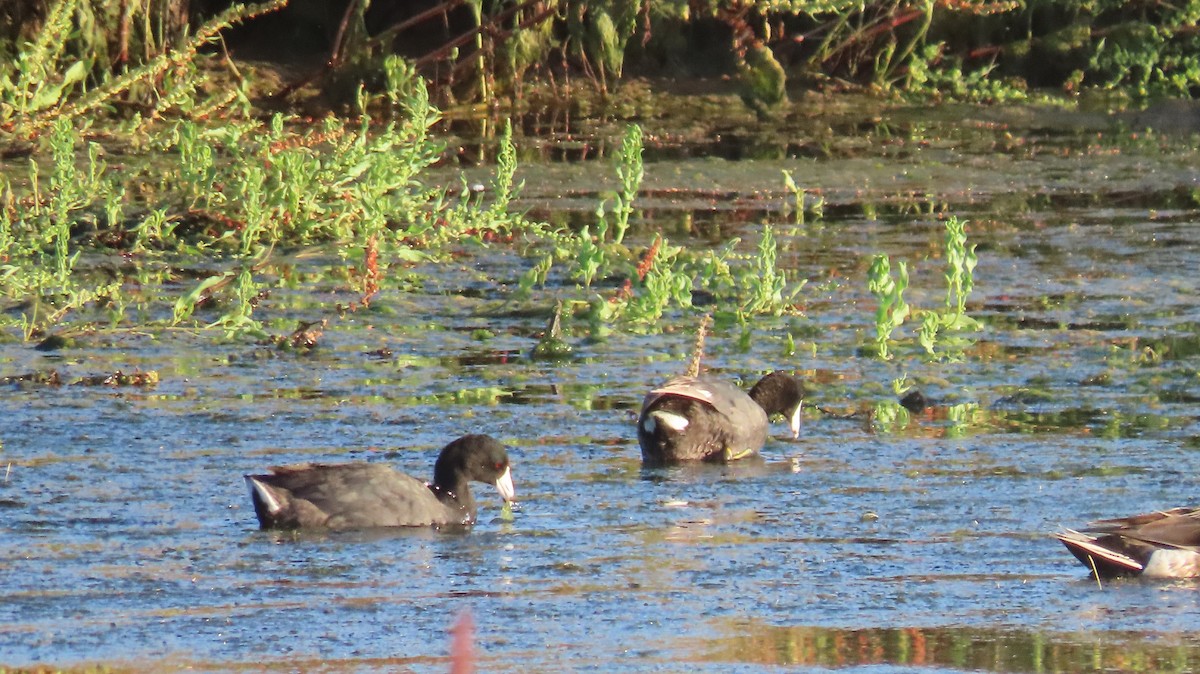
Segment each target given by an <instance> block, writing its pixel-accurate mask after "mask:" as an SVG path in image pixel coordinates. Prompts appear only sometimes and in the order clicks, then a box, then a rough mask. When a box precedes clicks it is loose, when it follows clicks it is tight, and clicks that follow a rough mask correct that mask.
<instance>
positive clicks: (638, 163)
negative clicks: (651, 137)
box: [613, 124, 645, 244]
mask: <svg viewBox="0 0 1200 674" xmlns="http://www.w3.org/2000/svg"><path fill="white" fill-rule="evenodd" d="M642 150H643V147H642V127H640V126H638V125H637V124H630V125H629V126H628V127H626V129H625V135H624V136H623V137H622V138H621V145H620V147H619V149H618V151H617V160H616V173H617V182H619V183H620V184H621V190H620V191H619V192H618V193H617V196H616V205H615V207H614V208H613V215H614V219H613V243H616V244H620V243H621V242H622V241H624V240H625V232H626V231H628V230H629V217H630V216H631V215H633V202H634V200H635V199H637V195H638V191H639V190H640V189H641V185H642V177H643V176H644V175H645V169H644V167H643V165H642Z"/></svg>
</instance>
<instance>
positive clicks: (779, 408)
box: [638, 372, 804, 465]
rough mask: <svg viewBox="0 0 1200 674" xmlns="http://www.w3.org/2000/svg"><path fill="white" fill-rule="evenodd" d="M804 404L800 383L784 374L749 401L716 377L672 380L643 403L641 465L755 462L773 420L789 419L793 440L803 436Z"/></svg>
mask: <svg viewBox="0 0 1200 674" xmlns="http://www.w3.org/2000/svg"><path fill="white" fill-rule="evenodd" d="M803 398H804V389H803V387H801V385H800V382H799V380H797V379H796V378H795V377H792V376H791V375H789V374H786V373H783V372H772V373H771V374H768V375H767V376H765V377H763V378H762V379H761V380H759V382H758V383H757V384H755V385H754V388H753V389H751V391H750V394H749V395H747V394H746V392H745V391H743V390H741V389H740V388H738V387H736V386H734V385H733V384H729V383H727V382H724V381H720V380H718V379H713V378H711V377H679V378H676V379H672V380H671V381H669V382H667V383H666V384H665V385H663V386H661V387H659V388H656V389H654V390H653V391H651V392H650V393H649V394H647V395H646V398H645V400H644V401H643V402H642V412H641V415H639V417H638V444H639V445H641V448H642V462H643V463H645V464H647V465H665V464H672V463H682V462H688V461H715V462H728V461H734V460H737V459H741V458H745V457H748V456H751V455H753V454H755V453H757V452H758V450H759V449H761V448H762V446H763V444H765V443H766V441H767V430H768V421H769V417H770V415H773V414H782V415H784V416H785V417H786V418H787V419H788V423H789V426H790V427H791V430H792V435H793V437H795V436H798V435H799V433H800V405H801V402H802V400H803Z"/></svg>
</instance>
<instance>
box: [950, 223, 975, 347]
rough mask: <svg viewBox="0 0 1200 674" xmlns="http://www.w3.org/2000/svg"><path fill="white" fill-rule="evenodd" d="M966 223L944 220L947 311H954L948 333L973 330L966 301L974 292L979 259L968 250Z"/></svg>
mask: <svg viewBox="0 0 1200 674" xmlns="http://www.w3.org/2000/svg"><path fill="white" fill-rule="evenodd" d="M966 226H967V222H966V221H965V220H960V219H958V218H957V217H951V218H949V219H947V220H946V238H945V241H946V273H945V278H946V308H947V309H950V310H952V311H953V314H952V315H951V317H950V319H949V320H948V321H947V325H946V327H947V328H948V329H951V330H955V329H961V328H964V327H975V325H974V321H971V320H970V317H969V316H967V298H968V297H970V295H971V291H972V290H974V288H975V267H976V265H978V264H979V256H978V255H977V254H976V253H975V246H971V247H970V248H968V247H967V230H966Z"/></svg>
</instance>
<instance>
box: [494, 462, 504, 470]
mask: <svg viewBox="0 0 1200 674" xmlns="http://www.w3.org/2000/svg"><path fill="white" fill-rule="evenodd" d="M503 467H504V464H503V463H501V462H499V461H497V462H496V470H500V469H501V468H503Z"/></svg>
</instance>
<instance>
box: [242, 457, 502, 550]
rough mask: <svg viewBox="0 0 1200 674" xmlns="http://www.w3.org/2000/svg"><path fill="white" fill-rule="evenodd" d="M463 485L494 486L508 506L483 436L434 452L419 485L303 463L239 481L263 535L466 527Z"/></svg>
mask: <svg viewBox="0 0 1200 674" xmlns="http://www.w3.org/2000/svg"><path fill="white" fill-rule="evenodd" d="M471 480H475V481H477V482H487V483H489V484H494V485H496V490H497V491H499V492H500V496H501V497H502V498H503V499H504V500H505V501H511V500H513V495H514V493H515V490H514V488H513V481H512V472H511V471H510V470H509V465H508V453H507V452H505V451H504V445H501V444H500V443H499V442H497V441H496V440H495V439H494V438H492V437H491V436H487V435H464V436H463V437H461V438H459V439H457V440H455V441H454V442H451V443H450V444H448V445H446V446H445V447H444V448H442V453H441V454H440V455H439V456H438V459H437V463H436V464H434V467H433V483H432V484H425V483H424V482H422V481H420V480H418V479H417V478H415V477H410V476H408V475H405V474H404V473H401V472H399V471H397V470H394V469H393V468H391V467H389V466H385V465H381V464H375V463H365V462H358V463H343V464H323V463H304V464H299V465H293V466H281V467H277V468H272V469H271V473H270V474H269V475H247V476H246V484H248V485H249V486H250V497H251V499H253V501H254V513H255V514H256V515H258V522H259V524H260V525H262V528H264V529H272V528H276V529H296V528H302V527H303V528H308V527H324V528H329V529H353V528H362V527H417V526H430V525H443V524H473V523H474V522H475V511H476V509H475V499H474V498H472V497H471V489H470V487H469V486H468V483H469V482H470V481H471Z"/></svg>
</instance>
